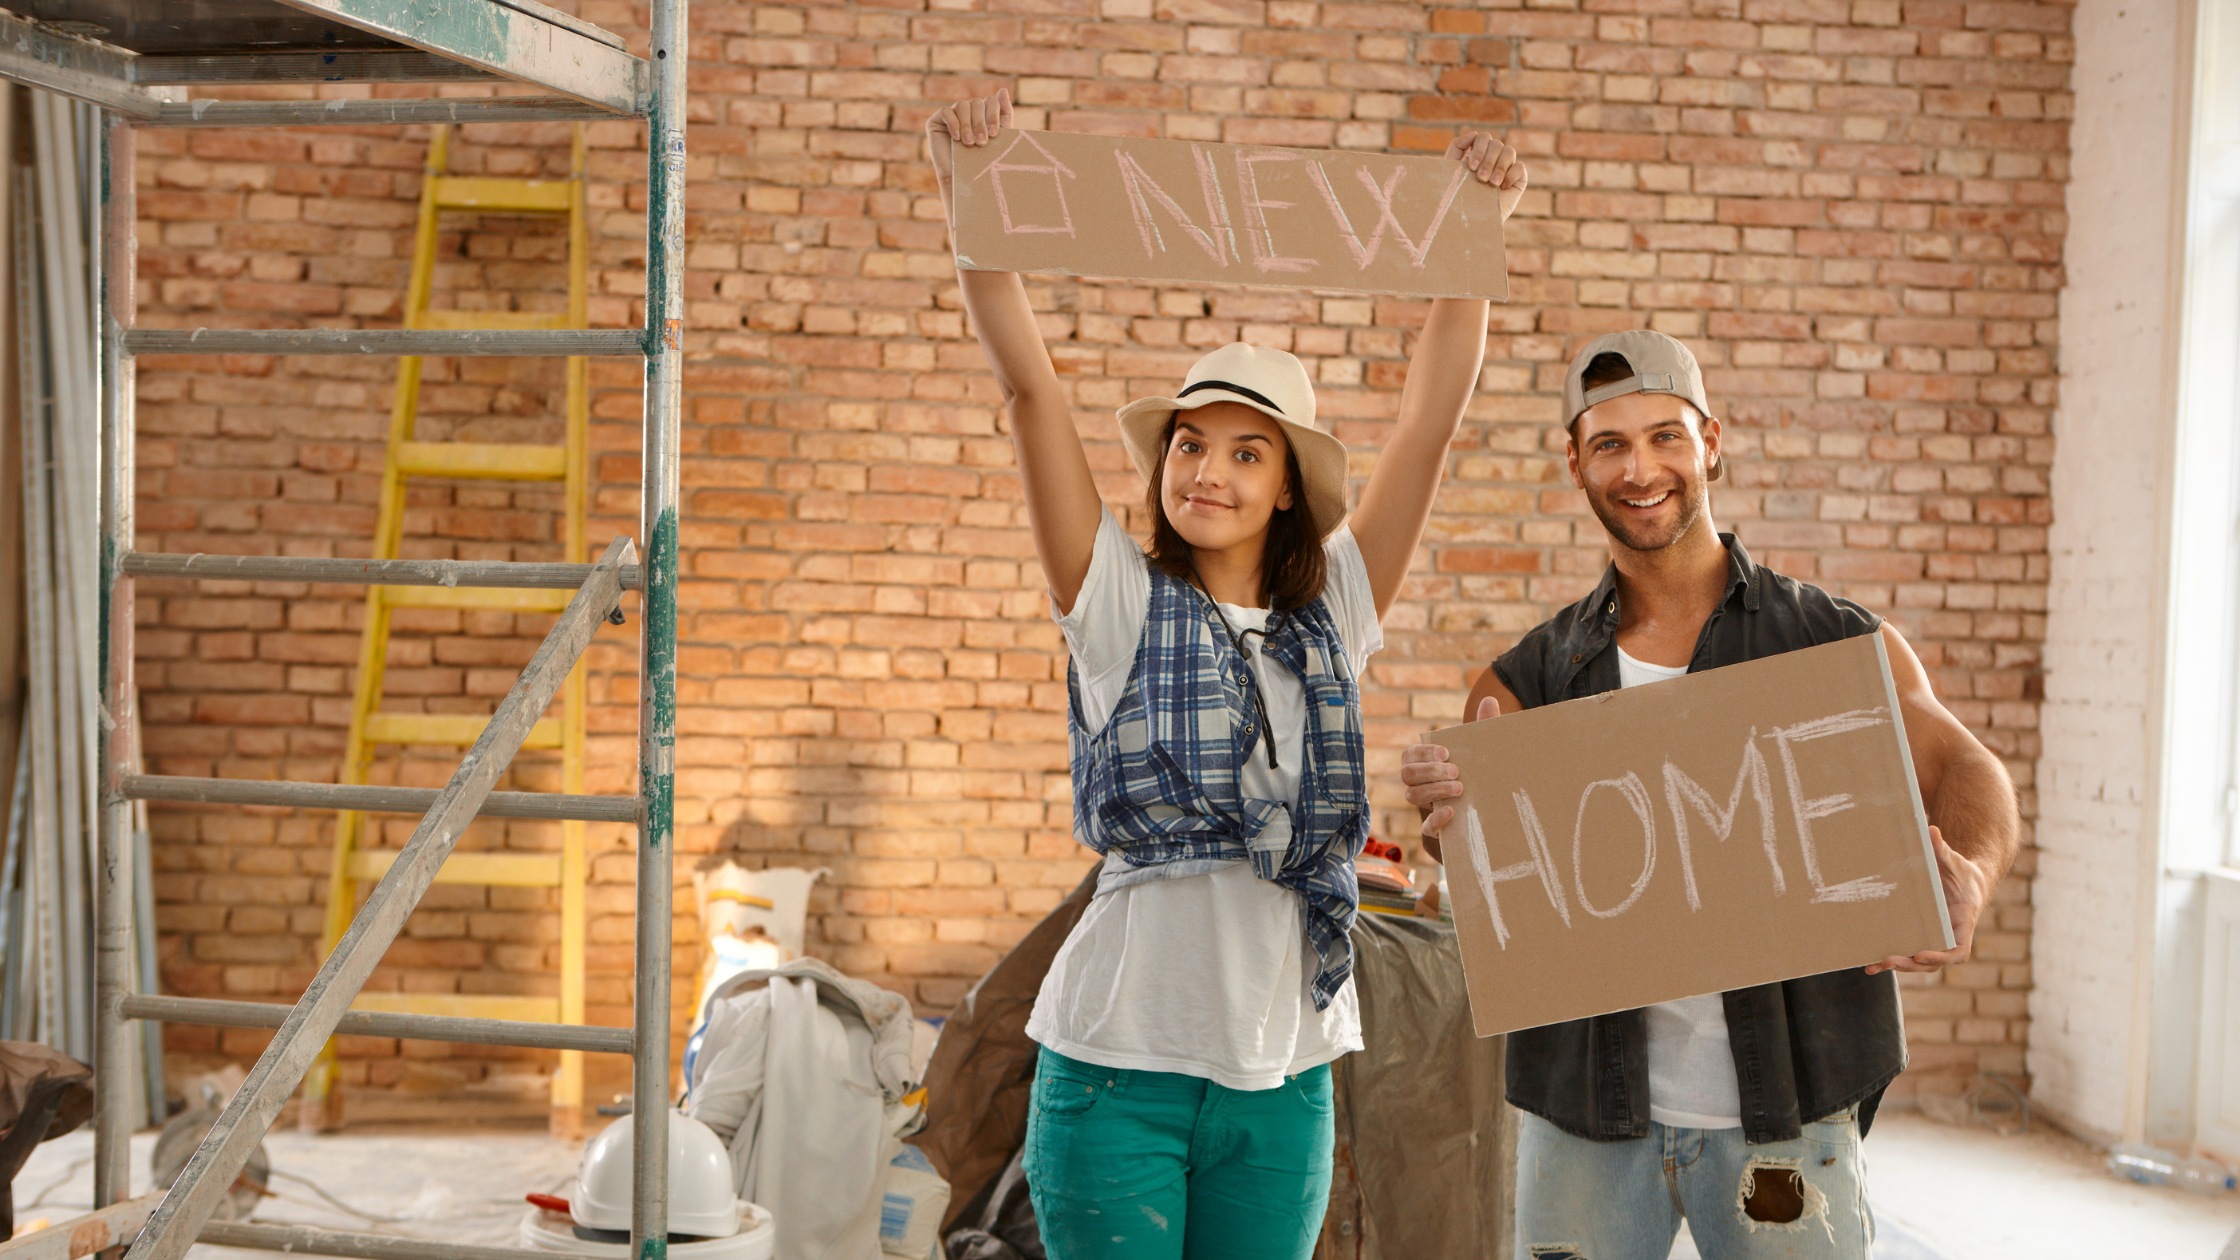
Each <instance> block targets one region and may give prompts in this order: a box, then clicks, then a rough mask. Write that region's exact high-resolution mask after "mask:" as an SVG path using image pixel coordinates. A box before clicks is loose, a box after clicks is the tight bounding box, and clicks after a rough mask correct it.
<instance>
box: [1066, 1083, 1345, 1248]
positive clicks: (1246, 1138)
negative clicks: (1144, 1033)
mask: <svg viewBox="0 0 2240 1260" xmlns="http://www.w3.org/2000/svg"><path fill="white" fill-rule="evenodd" d="M1330 1105H1331V1104H1330V1069H1329V1068H1328V1067H1327V1066H1325V1067H1318V1068H1315V1069H1313V1070H1311V1071H1307V1072H1301V1073H1300V1074H1299V1075H1297V1076H1294V1077H1291V1078H1290V1079H1288V1080H1286V1081H1285V1082H1284V1083H1283V1084H1281V1085H1279V1086H1277V1087H1276V1088H1274V1089H1257V1090H1241V1089H1228V1088H1226V1087H1224V1086H1220V1085H1216V1084H1214V1083H1213V1082H1212V1081H1207V1080H1200V1079H1199V1078H1197V1077H1195V1076H1182V1075H1178V1074H1176V1073H1173V1072H1131V1071H1124V1070H1122V1069H1119V1068H1102V1067H1097V1066H1096V1065H1094V1064H1089V1063H1083V1062H1081V1061H1080V1060H1078V1059H1069V1058H1067V1057H1066V1056H1064V1055H1062V1054H1058V1053H1056V1052H1054V1051H1050V1050H1044V1051H1043V1052H1042V1057H1041V1061H1040V1062H1039V1063H1038V1064H1037V1065H1036V1068H1035V1074H1034V1102H1033V1106H1032V1108H1031V1110H1029V1112H1028V1113H1027V1150H1026V1161H1025V1162H1026V1172H1027V1188H1028V1189H1029V1191H1031V1192H1032V1194H1033V1196H1034V1213H1035V1218H1036V1220H1037V1221H1038V1222H1039V1223H1040V1224H1041V1226H1042V1245H1043V1247H1044V1248H1045V1249H1046V1250H1047V1251H1048V1252H1049V1254H1050V1260H1306V1257H1307V1256H1309V1255H1311V1254H1312V1253H1313V1251H1314V1243H1315V1237H1316V1235H1317V1234H1319V1233H1321V1231H1322V1213H1323V1209H1324V1208H1325V1207H1327V1206H1328V1205H1329V1202H1330V1148H1331V1143H1332V1139H1333V1132H1332V1128H1331V1122H1330Z"/></svg>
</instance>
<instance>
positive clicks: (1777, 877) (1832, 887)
mask: <svg viewBox="0 0 2240 1260" xmlns="http://www.w3.org/2000/svg"><path fill="white" fill-rule="evenodd" d="M1889 722H1890V718H1889V710H1888V709H1855V710H1851V711H1848V712H1844V713H1837V714H1833V715H1831V716H1829V717H1825V718H1820V719H1817V720H1815V721H1811V722H1801V723H1798V724H1796V725H1794V726H1783V727H1776V728H1775V729H1774V731H1773V734H1772V738H1773V741H1774V745H1775V747H1776V748H1777V749H1778V750H1779V752H1780V756H1781V767H1782V772H1783V774H1784V776H1785V779H1786V782H1787V786H1788V789H1789V791H1788V805H1789V816H1790V818H1791V821H1792V825H1793V826H1794V827H1795V829H1796V835H1797V845H1798V850H1799V854H1800V856H1801V858H1802V860H1803V865H1804V871H1805V878H1806V879H1807V880H1809V881H1810V882H1811V884H1812V889H1813V893H1812V900H1813V902H1814V903H1816V904H1826V903H1843V902H1859V901H1873V900H1878V899H1880V898H1884V897H1888V896H1890V895H1891V894H1892V893H1893V892H1895V891H1896V890H1897V885H1895V884H1893V883H1891V882H1890V881H1889V880H1886V879H1882V878H1879V877H1876V876H1864V877H1861V878H1858V879H1851V880H1844V881H1842V882H1839V883H1832V884H1831V883H1829V882H1827V880H1826V879H1825V878H1824V877H1823V875H1822V873H1821V869H1820V852H1819V846H1818V844H1817V843H1816V842H1815V841H1814V839H1813V835H1812V824H1813V822H1814V820H1816V819H1821V818H1827V817H1830V816H1832V815H1835V814H1840V813H1842V812H1844V811H1845V810H1848V809H1852V808H1854V807H1855V806H1856V805H1857V802H1856V801H1854V800H1853V799H1852V797H1851V794H1849V793H1845V792H1838V793H1834V794H1831V795H1828V796H1815V797H1807V796H1806V795H1805V794H1804V786H1803V777H1802V775H1801V774H1800V772H1799V771H1798V769H1797V758H1796V753H1795V751H1794V747H1795V745H1798V744H1803V743H1809V742H1811V741H1813V740H1817V739H1826V738H1828V737H1830V736H1834V735H1843V734H1848V733H1850V732H1852V731H1862V730H1867V729H1869V728H1872V727H1876V726H1887V725H1889ZM1759 739H1760V736H1759V734H1758V732H1757V730H1756V728H1752V729H1751V731H1750V736H1749V738H1748V739H1746V740H1744V741H1743V745H1742V764H1741V768H1740V769H1739V770H1738V771H1737V773H1736V774H1735V780H1734V789H1733V790H1732V791H1731V792H1729V793H1728V794H1727V799H1726V803H1725V804H1724V805H1722V804H1720V803H1719V800H1718V798H1716V797H1714V796H1713V795H1712V794H1711V793H1710V791H1708V790H1707V789H1705V788H1704V786H1703V785H1702V784H1700V783H1698V782H1696V781H1695V779H1693V778H1691V777H1690V776H1689V775H1688V773H1687V772H1686V771H1684V770H1682V769H1681V768H1680V767H1678V766H1676V765H1674V764H1673V763H1672V762H1671V761H1670V760H1667V761H1665V763H1664V766H1663V778H1664V798H1665V808H1666V811H1667V812H1668V813H1669V814H1670V815H1671V818H1672V834H1673V841H1674V844H1675V846H1676V847H1677V848H1678V850H1679V853H1680V871H1681V884H1682V887H1683V890H1684V893H1685V896H1686V897H1687V902H1688V909H1689V910H1691V911H1700V910H1701V909H1702V908H1703V897H1702V892H1701V890H1700V889H1699V888H1698V887H1697V885H1696V873H1695V861H1694V855H1693V853H1692V851H1691V847H1690V843H1691V837H1690V834H1689V831H1688V827H1689V815H1690V813H1691V812H1692V813H1694V814H1696V815H1699V816H1700V817H1701V818H1702V819H1703V821H1704V822H1705V823H1706V824H1708V825H1709V827H1710V830H1711V834H1712V835H1713V836H1714V837H1716V838H1717V839H1718V840H1719V841H1720V842H1721V843H1724V842H1725V841H1726V840H1727V838H1728V837H1729V836H1731V835H1733V834H1734V829H1735V819H1736V816H1737V815H1738V814H1739V813H1740V812H1741V810H1742V804H1743V796H1744V794H1745V792H1747V793H1748V795H1749V797H1750V800H1751V802H1752V803H1753V804H1754V805H1755V806H1756V808H1757V814H1758V830H1759V843H1760V844H1761V845H1762V846H1763V848H1764V850H1765V857H1766V865H1767V868H1768V869H1769V870H1770V872H1771V873H1772V877H1773V892H1774V895H1775V896H1777V897H1779V896H1782V895H1784V894H1786V893H1787V892H1788V880H1787V878H1786V877H1785V876H1784V875H1783V873H1782V870H1781V853H1780V846H1779V841H1778V839H1777V835H1776V828H1775V821H1774V818H1775V804H1774V798H1773V784H1772V776H1771V774H1770V773H1769V772H1768V767H1767V764H1766V758H1765V754H1764V753H1762V752H1760V751H1759V749H1758V741H1759ZM1604 790H1608V791H1613V792H1616V793H1617V794H1618V795H1619V796H1620V797H1621V798H1622V799H1623V800H1624V801H1625V804H1626V806H1627V808H1628V809H1630V810H1631V811H1632V812H1633V815H1634V817H1635V818H1636V819H1638V820H1639V822H1640V824H1641V845H1642V848H1641V871H1640V874H1639V875H1637V876H1636V877H1635V878H1634V881H1633V885H1632V887H1630V888H1628V889H1627V890H1626V895H1625V899H1624V900H1622V901H1620V902H1619V903H1618V904H1616V905H1615V906H1612V907H1610V908H1609V909H1607V910H1605V909H1602V908H1601V907H1598V906H1596V905H1595V904H1594V902H1593V900H1592V899H1590V898H1589V896H1588V895H1587V883H1586V868H1587V865H1588V863H1587V860H1586V859H1587V848H1588V845H1589V842H1590V838H1591V836H1592V835H1595V834H1600V832H1599V830H1598V829H1596V828H1591V827H1590V826H1589V822H1588V812H1589V811H1588V806H1589V804H1590V803H1591V802H1592V801H1593V798H1594V794H1595V793H1596V792H1599V791H1604ZM1512 800H1513V801H1514V803H1515V805H1516V811H1517V825H1518V828H1519V831H1520V832H1521V834H1522V838H1523V840H1524V845H1525V851H1526V852H1527V853H1528V854H1529V855H1530V856H1529V857H1528V858H1527V859H1526V860H1525V861H1522V862H1516V863H1512V864H1510V865H1508V866H1503V867H1500V868H1498V869H1497V868H1495V866H1494V864H1493V857H1492V852H1491V848H1490V846H1489V844H1488V842H1487V838H1486V833H1485V823H1484V820H1483V819H1481V818H1480V817H1479V815H1478V810H1477V807H1476V806H1474V805H1473V806H1469V807H1467V808H1465V809H1464V811H1463V819H1462V821H1463V847H1464V849H1465V850H1466V851H1467V853H1468V855H1469V861H1470V866H1471V870H1472V873H1473V874H1474V875H1475V877H1476V879H1477V883H1478V891H1479V894H1480V895H1481V896H1482V897H1483V898H1484V899H1485V904H1486V909H1487V911H1488V913H1489V914H1490V915H1491V916H1492V918H1493V926H1494V937H1495V940H1496V942H1497V943H1498V944H1499V945H1500V946H1501V947H1502V948H1504V949H1506V948H1507V947H1508V944H1509V935H1510V930H1509V923H1508V919H1507V918H1506V917H1505V916H1504V915H1503V914H1502V913H1501V900H1500V897H1499V895H1498V887H1499V885H1501V884H1505V883H1509V882H1511V881H1514V880H1521V879H1525V878H1528V877H1531V876H1535V875H1537V876H1539V878H1540V882H1541V886H1542V888H1543V889H1544V890H1545V891H1546V893H1547V895H1548V904H1549V905H1550V906H1551V907H1553V908H1554V910H1555V912H1556V917H1557V918H1558V919H1559V920H1560V921H1561V922H1562V924H1563V926H1564V927H1567V928H1568V927H1570V926H1571V911H1570V907H1569V906H1568V905H1567V904H1566V903H1565V898H1564V895H1563V885H1562V876H1561V875H1559V874H1558V873H1557V872H1556V869H1555V865H1554V863H1553V862H1552V861H1551V860H1550V859H1549V852H1548V837H1547V833H1546V831H1545V830H1544V829H1543V828H1542V827H1541V825H1540V815H1539V811H1538V810H1537V809H1536V808H1535V807H1534V805H1533V802H1532V795H1531V793H1530V792H1529V791H1526V790H1524V789H1518V790H1517V791H1515V792H1514V793H1512ZM1657 848H1658V845H1657V820H1656V810H1655V807H1654V805H1653V804H1652V802H1651V798H1650V795H1649V789H1648V788H1647V787H1646V786H1645V785H1644V784H1643V783H1642V781H1641V776H1640V775H1639V774H1637V773H1633V772H1631V771H1629V772H1627V773H1626V774H1624V775H1621V776H1619V777H1617V778H1614V779H1597V780H1595V781H1594V782H1592V783H1589V784H1587V785H1586V787H1585V789H1583V790H1582V791H1581V792H1580V793H1579V803H1578V807H1577V809H1576V810H1575V811H1574V813H1573V815H1572V824H1571V883H1572V889H1573V891H1574V892H1575V894H1576V895H1577V897H1578V899H1579V905H1580V907H1581V908H1582V909H1584V910H1585V911H1586V912H1587V913H1588V914H1590V915H1593V916H1594V917H1595V918H1598V919H1609V918H1615V917H1617V916H1618V915H1621V914H1624V913H1625V912H1626V911H1627V910H1630V909H1632V908H1633V906H1634V905H1635V903H1637V902H1639V901H1640V900H1641V897H1642V894H1643V893H1645V892H1647V891H1648V888H1649V884H1650V881H1651V879H1652V878H1653V877H1654V876H1655V875H1656V870H1657Z"/></svg>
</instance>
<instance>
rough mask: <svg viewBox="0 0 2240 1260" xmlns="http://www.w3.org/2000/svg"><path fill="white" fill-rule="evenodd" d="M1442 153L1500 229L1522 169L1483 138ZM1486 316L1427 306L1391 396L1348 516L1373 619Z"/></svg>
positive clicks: (1424, 499) (1413, 538) (1465, 384)
mask: <svg viewBox="0 0 2240 1260" xmlns="http://www.w3.org/2000/svg"><path fill="white" fill-rule="evenodd" d="M1447 156H1448V157H1450V158H1453V159H1455V160H1456V161H1458V162H1461V163H1463V164H1465V165H1467V166H1468V167H1469V168H1470V169H1471V170H1472V171H1475V172H1476V173H1477V176H1478V180H1479V182H1481V183H1485V184H1489V185H1491V186H1493V187H1494V188H1497V189H1499V190H1500V192H1501V219H1502V221H1503V222H1504V223H1506V222H1507V221H1508V219H1509V215H1510V213H1511V212H1513V211H1514V210H1515V209H1516V208H1517V202H1518V201H1519V200H1520V199H1521V198H1522V197H1523V196H1524V188H1525V169H1524V163H1523V162H1520V161H1518V160H1517V152H1516V150H1515V149H1512V148H1510V147H1509V146H1508V145H1505V144H1503V143H1501V142H1500V141H1498V140H1495V139H1494V138H1493V137H1492V136H1489V135H1485V134H1483V133H1480V132H1475V131H1466V132H1463V133H1462V134H1461V135H1459V136H1456V137H1455V139H1454V143H1452V144H1450V145H1448V146H1447ZM1486 312H1487V305H1486V303H1485V302H1484V301H1482V300H1478V299H1469V298H1439V299H1437V300H1436V301H1434V302H1432V303H1431V316H1430V318H1428V319H1426V320H1425V321H1424V324H1423V331H1421V332H1420V333H1418V334H1416V352H1415V356H1414V357H1413V358H1412V359H1410V360H1409V361H1408V379H1407V383H1406V384H1405V385H1403V386H1402V387H1401V390H1400V418H1399V424H1398V425H1397V426H1396V427H1395V428H1394V430H1393V434H1392V440H1391V441H1390V442H1387V443H1386V444H1385V448H1384V450H1383V451H1382V452H1381V453H1379V454H1378V456H1377V467H1376V470H1375V471H1374V472H1372V473H1370V474H1369V484H1368V486H1367V487H1366V488H1365V489H1363V490H1362V492H1361V503H1360V506H1358V507H1356V508H1355V509H1354V513H1353V519H1352V521H1351V525H1352V528H1353V538H1354V541H1355V542H1356V543H1358V544H1359V545H1360V547H1361V560H1362V563H1363V564H1364V565H1366V566H1367V568H1368V570H1369V590H1370V593H1371V594H1372V595H1374V596H1375V598H1376V601H1377V615H1378V616H1380V617H1381V616H1383V615H1384V613H1385V610H1386V609H1388V608H1390V607H1391V606H1392V601H1393V600H1394V599H1397V598H1398V597H1399V595H1400V584H1401V582H1402V581H1404V580H1405V579H1406V578H1407V576H1408V566H1409V564H1410V563H1412V562H1413V561H1414V559H1415V554H1416V543H1417V542H1419V541H1421V540H1422V538H1423V527H1424V525H1425V524H1426V523H1427V522H1429V521H1430V519H1431V500H1432V496H1433V495H1435V494H1436V493H1437V492H1438V489H1439V478H1440V477H1441V476H1442V475H1443V474H1444V473H1445V472H1446V466H1447V447H1448V446H1449V445H1450V444H1451V443H1453V441H1454V434H1455V430H1456V429H1457V428H1459V427H1460V426H1461V424H1462V412H1463V408H1464V407H1466V406H1468V405H1469V402H1470V395H1471V393H1472V392H1473V391H1475V390H1476V389H1477V387H1478V369H1479V367H1480V366H1481V365H1482V364H1483V363H1484V362H1485V355H1486Z"/></svg>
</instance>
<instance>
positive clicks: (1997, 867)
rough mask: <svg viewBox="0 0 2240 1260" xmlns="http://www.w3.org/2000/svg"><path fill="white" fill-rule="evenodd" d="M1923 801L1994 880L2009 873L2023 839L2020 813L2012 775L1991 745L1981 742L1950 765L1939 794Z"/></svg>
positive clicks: (1952, 841) (1950, 838) (1947, 836)
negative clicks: (1992, 753)
mask: <svg viewBox="0 0 2240 1260" xmlns="http://www.w3.org/2000/svg"><path fill="white" fill-rule="evenodd" d="M1970 742H1971V743H1972V742H1973V741H1970ZM1925 804H1926V805H1927V806H1928V813H1929V821H1930V822H1932V823H1934V824H1936V827H1937V829H1938V830H1939V831H1940V832H1942V833H1943V835H1944V842H1945V843H1946V844H1949V845H1951V846H1952V847H1953V848H1954V849H1955V850H1957V851H1958V852H1959V854H1960V856H1962V857H1964V858H1967V859H1968V860H1969V861H1971V862H1974V863H1975V864H1976V865H1978V866H1980V867H1982V868H1983V869H1984V871H1985V873H1986V874H1988V875H1990V876H1991V882H1992V883H1994V884H1996V883H1997V882H1999V880H2001V879H2004V878H2005V877H2006V874H2007V868H2009V867H2011V866H2013V865H2014V857H2015V853H2016V851H2017V850H2019V849H2020V848H2021V845H2022V815H2021V812H2020V811H2019V810H2018V809H2017V808H2016V807H2015V797H2014V781H2013V780H2012V779H2010V778H2008V777H2007V768H2006V767H2005V766H2003V765H2001V764H1999V759H1998V758H1997V757H1994V756H1992V755H1991V752H1990V750H1989V749H1987V748H1984V747H1983V746H1982V745H1981V744H1977V745H1976V746H1975V747H1973V748H1971V749H1969V750H1968V751H1967V752H1965V753H1963V754H1962V755H1961V756H1960V757H1958V758H1956V759H1955V760H1954V761H1953V762H1952V764H1950V765H1948V766H1946V767H1945V769H1944V773H1943V774H1942V775H1941V776H1939V779H1938V783H1937V792H1936V799H1934V800H1931V801H1928V802H1925Z"/></svg>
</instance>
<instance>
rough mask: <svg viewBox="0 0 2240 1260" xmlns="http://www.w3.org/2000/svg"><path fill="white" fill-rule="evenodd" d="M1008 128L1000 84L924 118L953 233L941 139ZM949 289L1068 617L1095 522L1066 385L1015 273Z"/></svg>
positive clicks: (978, 275)
mask: <svg viewBox="0 0 2240 1260" xmlns="http://www.w3.org/2000/svg"><path fill="white" fill-rule="evenodd" d="M1010 125H1011V93H1010V92H1009V91H1008V90H1006V91H999V92H997V93H996V94H995V95H994V96H991V97H987V98H985V99H982V100H972V101H960V102H959V103H957V104H955V105H949V106H944V107H943V108H942V109H941V110H940V111H938V112H937V113H935V114H934V115H933V117H931V118H929V119H927V120H926V147H927V148H928V149H929V150H930V151H931V157H932V159H933V172H934V176H935V177H936V178H937V179H938V180H939V181H940V184H941V205H942V208H943V210H944V211H945V212H948V213H949V214H950V218H951V222H950V230H951V232H954V231H955V230H956V224H955V214H954V208H955V206H956V201H955V198H954V197H952V196H951V195H950V172H951V166H950V160H949V148H950V145H951V144H952V143H954V144H958V145H962V146H964V147H965V148H968V149H970V148H978V147H980V146H981V145H984V144H987V143H988V142H989V141H990V140H992V139H994V138H995V136H996V135H997V134H998V133H999V132H1001V131H1002V130H1003V129H1004V128H1005V127H1008V126H1010ZM957 285H958V287H959V289H961V290H962V292H963V295H964V309H965V315H966V316H967V317H968V318H969V319H970V320H971V321H972V331H973V333H974V334H975V335H976V336H978V337H979V338H980V349H981V350H982V351H983V352H984V353H986V354H987V356H988V366H989V367H990V368H991V369H993V370H994V372H995V375H996V384H997V385H998V386H1000V387H1001V388H1002V390H1003V401H1004V406H1005V408H1006V409H1007V410H1008V411H1009V412H1010V415H1011V443H1012V446H1013V448H1014V449H1015V450H1017V451H1018V453H1019V481H1020V485H1021V487H1022V489H1023V490H1024V491H1025V493H1026V500H1027V521H1028V524H1029V525H1030V526H1032V528H1033V531H1034V549H1035V554H1036V555H1037V556H1039V557H1040V558H1041V560H1042V575H1043V579H1044V580H1045V581H1047V582H1048V583H1049V584H1050V596H1051V598H1052V599H1055V600H1056V601H1057V602H1058V609H1059V611H1060V612H1067V613H1070V612H1072V611H1073V601H1074V599H1075V598H1076V597H1077V596H1079V595H1080V594H1081V584H1082V583H1083V582H1084V581H1086V580H1088V577H1089V557H1090V555H1091V553H1092V552H1093V550H1094V549H1095V546H1096V541H1097V525H1098V523H1099V522H1100V521H1101V520H1102V519H1103V508H1102V506H1101V501H1100V500H1099V499H1098V497H1097V483H1096V480H1095V479H1094V478H1093V477H1091V476H1090V475H1089V460H1088V457H1087V456H1086V455H1084V454H1083V453H1082V450H1081V435H1080V433H1079V432H1077V431H1076V430H1075V429H1074V427H1073V414H1072V410H1071V408H1070V407H1069V406H1068V404H1067V401H1066V395H1065V390H1064V389H1063V388H1062V387H1061V386H1060V385H1059V384H1058V372H1057V369H1056V368H1055V367H1053V366H1051V363H1050V351H1049V349H1048V348H1047V347H1045V346H1044V345H1043V344H1042V330H1041V328H1040V327H1038V326H1037V325H1036V323H1035V318H1034V308H1033V307H1032V306H1030V305H1029V304H1028V302H1027V288H1026V285H1024V284H1022V283H1021V282H1020V280H1019V277H1018V274H1017V273H1015V272H1009V271H963V270H960V271H958V272H957Z"/></svg>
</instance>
